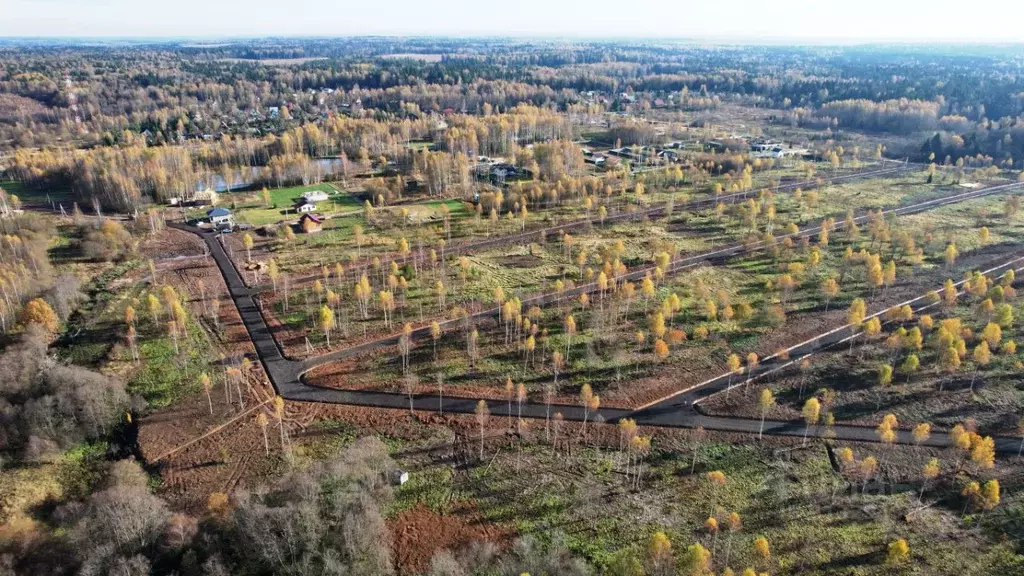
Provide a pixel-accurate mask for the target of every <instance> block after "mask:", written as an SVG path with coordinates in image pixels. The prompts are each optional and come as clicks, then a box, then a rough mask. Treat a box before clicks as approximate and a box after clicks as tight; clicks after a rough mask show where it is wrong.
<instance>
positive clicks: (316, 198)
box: [302, 190, 328, 204]
mask: <svg viewBox="0 0 1024 576" xmlns="http://www.w3.org/2000/svg"><path fill="white" fill-rule="evenodd" d="M327 198H328V195H327V192H324V191H323V190H310V191H309V192H306V193H305V194H303V195H302V199H303V200H305V201H306V202H310V203H314V204H315V203H317V202H323V201H325V200H327Z"/></svg>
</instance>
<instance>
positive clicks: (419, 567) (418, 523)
mask: <svg viewBox="0 0 1024 576" xmlns="http://www.w3.org/2000/svg"><path fill="white" fill-rule="evenodd" d="M388 524H389V527H390V529H391V539H392V544H393V545H394V550H395V565H396V566H397V568H398V572H399V574H420V573H423V572H425V571H426V570H427V569H428V568H429V566H430V558H431V557H432V556H433V555H434V554H435V553H437V552H439V551H441V550H458V549H460V548H464V547H466V546H468V545H470V544H471V543H473V542H494V543H496V544H499V545H501V544H507V543H508V542H509V541H510V540H511V537H512V534H513V533H512V532H511V531H510V530H508V529H505V528H502V527H501V526H498V525H496V524H490V523H486V522H484V521H483V520H482V519H481V518H480V516H479V515H478V514H477V513H476V511H475V509H474V508H473V506H472V505H471V504H468V503H460V504H457V505H456V506H455V509H454V510H453V511H452V513H450V514H445V515H443V516H442V515H440V514H438V513H436V512H434V511H432V510H430V509H429V508H427V507H426V506H424V505H423V504H419V505H417V506H416V507H414V508H412V509H410V510H406V511H405V512H402V513H401V514H399V515H398V516H396V517H395V518H393V519H392V520H391V521H390V522H389V523H388Z"/></svg>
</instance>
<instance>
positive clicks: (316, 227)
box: [299, 214, 324, 234]
mask: <svg viewBox="0 0 1024 576" xmlns="http://www.w3.org/2000/svg"><path fill="white" fill-rule="evenodd" d="M299 228H301V229H302V231H303V232H305V233H306V234H312V233H313V232H319V231H321V230H323V229H324V219H323V218H322V217H321V216H319V215H317V214H303V215H302V218H299Z"/></svg>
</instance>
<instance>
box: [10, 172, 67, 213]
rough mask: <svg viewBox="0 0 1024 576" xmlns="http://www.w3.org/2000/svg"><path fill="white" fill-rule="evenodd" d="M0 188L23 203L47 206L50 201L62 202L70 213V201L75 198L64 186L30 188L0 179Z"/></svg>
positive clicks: (19, 183)
mask: <svg viewBox="0 0 1024 576" xmlns="http://www.w3.org/2000/svg"><path fill="white" fill-rule="evenodd" d="M0 188H3V189H4V190H5V191H6V192H7V193H8V194H14V195H15V196H17V197H18V198H19V199H20V200H21V202H22V204H25V205H36V206H46V207H47V208H48V207H49V206H50V203H51V202H54V203H62V204H64V209H65V210H66V211H67V213H68V214H71V203H72V202H74V200H75V199H74V197H73V196H72V194H71V190H68V189H66V188H32V187H29V186H26V185H25V184H23V183H21V182H14V181H6V180H3V181H0ZM58 210H59V208H58Z"/></svg>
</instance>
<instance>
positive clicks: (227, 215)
mask: <svg viewBox="0 0 1024 576" xmlns="http://www.w3.org/2000/svg"><path fill="white" fill-rule="evenodd" d="M206 217H207V218H209V219H210V224H213V225H214V226H218V227H219V226H231V225H232V224H233V222H234V218H233V217H232V216H231V210H228V209H227V208H211V209H210V210H207V211H206Z"/></svg>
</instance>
